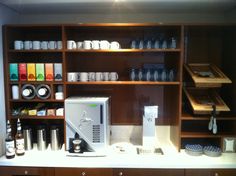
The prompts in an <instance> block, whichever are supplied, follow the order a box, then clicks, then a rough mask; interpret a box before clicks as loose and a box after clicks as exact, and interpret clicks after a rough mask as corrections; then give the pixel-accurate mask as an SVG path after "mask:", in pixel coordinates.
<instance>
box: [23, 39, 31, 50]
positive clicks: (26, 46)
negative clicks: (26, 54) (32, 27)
mask: <svg viewBox="0 0 236 176" xmlns="http://www.w3.org/2000/svg"><path fill="white" fill-rule="evenodd" d="M32 48H33V43H32V41H29V40H27V41H24V49H25V50H31V49H32Z"/></svg>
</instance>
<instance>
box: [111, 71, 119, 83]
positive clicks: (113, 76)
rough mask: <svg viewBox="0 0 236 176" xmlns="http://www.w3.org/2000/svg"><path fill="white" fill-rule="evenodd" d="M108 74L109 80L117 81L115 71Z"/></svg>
mask: <svg viewBox="0 0 236 176" xmlns="http://www.w3.org/2000/svg"><path fill="white" fill-rule="evenodd" d="M109 76H110V80H111V81H117V80H118V78H119V76H118V73H117V72H110V74H109Z"/></svg>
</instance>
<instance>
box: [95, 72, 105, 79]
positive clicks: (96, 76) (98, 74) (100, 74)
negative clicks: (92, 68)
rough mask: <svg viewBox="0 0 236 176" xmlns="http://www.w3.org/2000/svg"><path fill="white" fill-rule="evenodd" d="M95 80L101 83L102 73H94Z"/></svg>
mask: <svg viewBox="0 0 236 176" xmlns="http://www.w3.org/2000/svg"><path fill="white" fill-rule="evenodd" d="M95 79H96V81H102V80H103V74H102V72H96V73H95Z"/></svg>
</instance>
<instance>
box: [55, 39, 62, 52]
mask: <svg viewBox="0 0 236 176" xmlns="http://www.w3.org/2000/svg"><path fill="white" fill-rule="evenodd" d="M56 45H57V49H59V50H60V49H62V41H60V40H59V41H57V42H56Z"/></svg>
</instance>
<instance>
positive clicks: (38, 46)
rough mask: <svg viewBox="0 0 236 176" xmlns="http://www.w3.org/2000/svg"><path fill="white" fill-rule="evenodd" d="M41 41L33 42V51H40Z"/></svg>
mask: <svg viewBox="0 0 236 176" xmlns="http://www.w3.org/2000/svg"><path fill="white" fill-rule="evenodd" d="M40 49H41V48H40V41H37V40H35V41H33V50H40Z"/></svg>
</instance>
